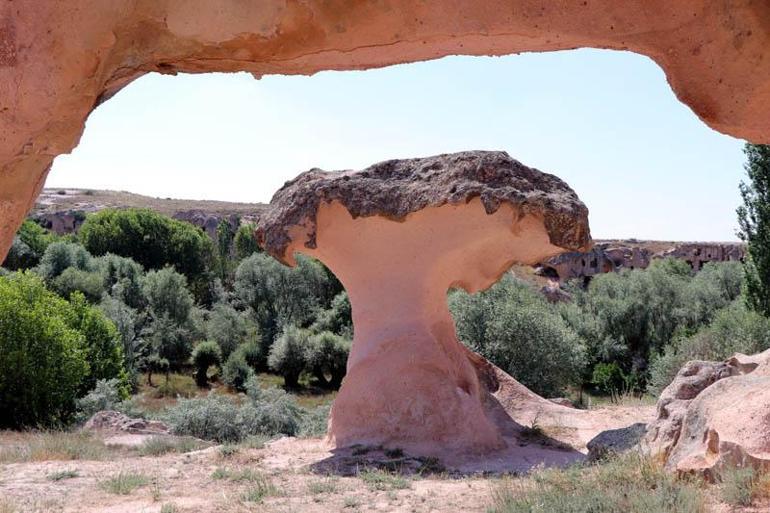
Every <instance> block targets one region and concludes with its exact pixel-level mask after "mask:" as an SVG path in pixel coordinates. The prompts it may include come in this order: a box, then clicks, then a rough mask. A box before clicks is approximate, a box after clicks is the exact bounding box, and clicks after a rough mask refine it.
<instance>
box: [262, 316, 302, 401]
mask: <svg viewBox="0 0 770 513" xmlns="http://www.w3.org/2000/svg"><path fill="white" fill-rule="evenodd" d="M309 338H310V332H309V331H308V330H303V329H300V328H297V327H296V326H286V328H284V330H283V333H282V334H281V336H280V337H278V338H277V339H276V341H275V344H273V347H272V348H270V354H269V355H268V357H267V364H268V365H269V366H270V368H271V369H273V370H274V371H275V372H277V373H278V374H280V375H281V376H283V380H284V383H285V385H286V388H297V387H298V386H299V376H300V374H302V371H304V370H305V367H306V360H305V350H306V347H307V344H308V339H309Z"/></svg>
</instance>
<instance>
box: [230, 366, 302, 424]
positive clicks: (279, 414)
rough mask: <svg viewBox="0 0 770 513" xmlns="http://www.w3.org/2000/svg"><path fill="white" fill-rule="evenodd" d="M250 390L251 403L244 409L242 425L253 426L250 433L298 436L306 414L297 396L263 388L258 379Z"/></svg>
mask: <svg viewBox="0 0 770 513" xmlns="http://www.w3.org/2000/svg"><path fill="white" fill-rule="evenodd" d="M246 390H247V395H248V397H249V400H250V401H251V404H249V405H247V406H245V407H243V408H242V409H241V412H240V422H241V424H242V425H244V426H249V429H250V430H251V432H250V433H249V434H261V435H277V434H284V435H289V436H294V435H296V434H297V432H298V431H299V427H300V420H301V419H302V417H303V413H304V412H303V411H302V408H300V407H299V406H298V405H297V402H296V400H295V399H294V397H293V396H291V395H289V394H287V393H286V392H285V391H283V390H280V389H278V388H268V389H262V388H260V386H259V383H258V381H257V379H256V378H255V377H252V378H251V379H250V380H249V381H248V382H247V384H246Z"/></svg>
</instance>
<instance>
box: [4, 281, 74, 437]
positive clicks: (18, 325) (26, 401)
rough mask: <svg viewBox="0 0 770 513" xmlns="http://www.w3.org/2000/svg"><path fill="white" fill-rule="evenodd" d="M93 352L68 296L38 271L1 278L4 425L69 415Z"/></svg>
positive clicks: (48, 422) (46, 422)
mask: <svg viewBox="0 0 770 513" xmlns="http://www.w3.org/2000/svg"><path fill="white" fill-rule="evenodd" d="M87 355H88V351H87V350H86V346H85V339H84V336H83V334H82V333H81V332H80V331H78V329H77V328H76V326H73V323H72V313H71V308H70V306H69V304H68V303H67V302H66V301H64V300H63V299H61V298H59V297H57V296H56V295H55V294H53V293H51V292H49V291H47V290H46V288H45V286H44V285H43V282H42V281H41V280H40V278H38V277H36V276H35V275H34V274H32V273H29V272H26V273H23V274H14V275H11V276H9V277H3V278H0V426H2V427H6V428H8V427H10V428H19V427H24V426H54V425H57V424H60V423H62V422H66V421H67V420H69V419H70V417H71V415H72V413H73V412H74V407H75V398H76V397H77V394H78V391H79V390H80V389H81V386H82V384H83V382H84V380H85V379H86V377H87V376H88V374H89V365H88V362H87Z"/></svg>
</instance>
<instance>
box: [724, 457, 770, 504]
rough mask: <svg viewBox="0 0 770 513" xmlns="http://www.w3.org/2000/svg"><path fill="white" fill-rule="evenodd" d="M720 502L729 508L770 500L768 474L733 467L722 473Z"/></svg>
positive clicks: (752, 469)
mask: <svg viewBox="0 0 770 513" xmlns="http://www.w3.org/2000/svg"><path fill="white" fill-rule="evenodd" d="M720 477H721V480H722V484H721V486H720V491H721V495H722V500H723V501H724V502H726V503H727V504H730V505H731V506H751V505H752V504H754V503H755V502H756V501H758V500H761V499H768V498H770V473H766V472H762V471H758V470H756V469H754V468H752V467H733V468H728V469H727V470H725V471H723V472H722V475H721V476H720Z"/></svg>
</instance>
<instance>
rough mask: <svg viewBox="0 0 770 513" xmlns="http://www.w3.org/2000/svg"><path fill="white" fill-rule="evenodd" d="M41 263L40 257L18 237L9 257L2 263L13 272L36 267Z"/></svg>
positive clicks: (15, 238)
mask: <svg viewBox="0 0 770 513" xmlns="http://www.w3.org/2000/svg"><path fill="white" fill-rule="evenodd" d="M38 262H40V255H37V254H35V252H34V251H32V248H30V247H29V246H28V245H27V244H26V243H25V242H24V241H23V240H21V239H20V238H19V237H18V236H16V237H14V238H13V242H12V243H11V247H10V248H8V255H6V257H5V260H4V261H3V262H2V263H3V266H5V267H7V268H8V269H10V270H12V271H19V270H23V269H29V268H31V267H34V266H36V265H37V264H38Z"/></svg>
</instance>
